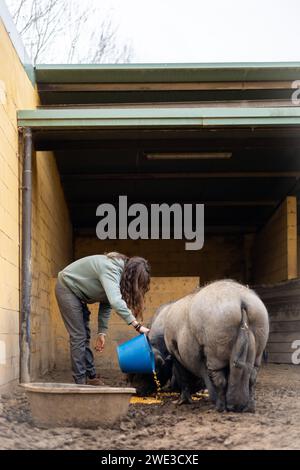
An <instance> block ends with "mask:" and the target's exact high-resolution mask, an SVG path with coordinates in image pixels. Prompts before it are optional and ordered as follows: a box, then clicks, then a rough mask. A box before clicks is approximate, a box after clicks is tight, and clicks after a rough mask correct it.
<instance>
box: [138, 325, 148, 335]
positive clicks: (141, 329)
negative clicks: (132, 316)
mask: <svg viewBox="0 0 300 470" xmlns="http://www.w3.org/2000/svg"><path fill="white" fill-rule="evenodd" d="M149 331H150V330H149V328H146V327H145V326H141V328H140V329H139V333H141V334H142V333H145V335H147V334H148V333H149Z"/></svg>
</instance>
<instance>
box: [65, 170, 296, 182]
mask: <svg viewBox="0 0 300 470" xmlns="http://www.w3.org/2000/svg"><path fill="white" fill-rule="evenodd" d="M61 177H62V179H63V180H65V181H66V180H97V181H98V180H152V179H154V180H157V179H159V180H160V179H198V178H299V177H300V171H281V172H279V171H277V172H275V171H273V172H272V171H264V172H263V171H259V172H258V171H252V172H251V171H249V172H247V171H239V172H224V171H223V172H189V173H179V172H178V173H102V174H91V173H86V174H84V173H79V174H62V175H61Z"/></svg>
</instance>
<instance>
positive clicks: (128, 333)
mask: <svg viewBox="0 0 300 470" xmlns="http://www.w3.org/2000/svg"><path fill="white" fill-rule="evenodd" d="M55 283H56V279H53V280H52V282H51V292H52V296H51V310H52V319H53V324H54V330H53V332H54V335H55V338H56V345H55V367H56V369H57V370H71V365H70V354H69V337H68V334H67V331H66V329H65V327H64V324H63V322H62V319H61V315H60V312H59V309H58V306H57V302H56V298H55V292H54V288H55ZM198 285H199V278H198V277H152V279H151V288H150V291H149V292H148V294H147V297H146V303H145V315H144V324H145V325H147V324H148V322H149V320H150V319H151V318H152V316H153V315H154V313H155V311H156V309H157V308H158V307H159V306H160V305H162V304H164V303H167V302H170V301H172V300H176V299H179V298H180V297H183V296H184V295H186V294H189V293H190V292H192V291H193V290H195V288H196V287H198ZM89 308H90V310H91V329H92V344H94V339H95V334H96V332H97V318H98V316H97V314H98V304H94V305H91V306H90V307H89ZM135 335H136V332H135V331H134V329H133V328H132V327H130V326H128V325H127V324H126V323H125V322H124V321H123V320H122V319H120V317H119V316H118V315H117V314H116V313H115V312H112V315H111V318H110V320H109V330H108V334H107V337H106V345H105V350H104V352H103V353H102V354H99V353H95V364H96V367H97V368H98V369H100V370H101V368H103V369H109V368H112V369H118V367H119V365H118V359H117V354H116V346H117V344H119V343H121V342H123V341H126V340H128V339H130V338H132V337H133V336H135ZM70 374H71V372H70Z"/></svg>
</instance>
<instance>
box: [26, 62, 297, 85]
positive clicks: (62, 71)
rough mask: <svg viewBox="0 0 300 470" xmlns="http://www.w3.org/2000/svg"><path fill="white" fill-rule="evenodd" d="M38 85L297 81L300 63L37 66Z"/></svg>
mask: <svg viewBox="0 0 300 470" xmlns="http://www.w3.org/2000/svg"><path fill="white" fill-rule="evenodd" d="M35 75H36V81H37V83H128V82H130V83H142V82H153V83H155V82H162V83H168V82H195V81H196V82H199V81H200V82H205V81H216V82H221V81H240V80H248V81H255V80H262V81H264V80H266V81H268V80H297V79H300V62H265V63H262V62H242V63H234V62H233V63H202V64H122V65H120V64H117V65H94V64H87V65H82V64H79V65H37V66H36V67H35Z"/></svg>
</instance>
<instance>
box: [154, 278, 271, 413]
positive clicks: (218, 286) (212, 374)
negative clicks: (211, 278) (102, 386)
mask: <svg viewBox="0 0 300 470" xmlns="http://www.w3.org/2000/svg"><path fill="white" fill-rule="evenodd" d="M163 309H166V310H162V311H161V313H164V315H165V322H164V323H165V325H164V326H165V328H164V330H165V343H166V347H167V349H168V351H169V352H170V353H171V355H172V356H173V368H174V374H175V377H176V380H177V382H178V384H180V388H181V395H180V399H179V404H181V403H192V399H191V393H190V388H189V379H188V375H189V374H190V373H192V374H193V375H194V376H196V377H199V378H202V379H203V380H204V382H205V384H206V387H207V388H208V390H209V394H210V397H211V399H212V400H213V401H214V403H215V404H216V408H217V410H219V411H223V410H225V409H227V410H228V411H239V412H241V411H249V412H254V411H255V397H254V391H255V384H256V376H257V371H258V369H259V366H260V364H261V360H262V355H263V352H264V349H265V346H266V343H267V339H268V335H269V320H268V313H267V310H266V307H265V306H264V304H263V302H262V301H261V300H260V298H259V297H258V296H257V295H256V293H255V292H254V291H253V290H251V289H249V288H247V287H245V286H243V285H241V284H238V283H237V282H235V281H232V280H220V281H216V282H213V283H211V284H209V285H207V286H205V287H203V288H201V289H200V290H199V291H197V292H195V293H193V294H190V295H188V296H186V297H183V298H182V299H180V300H178V301H176V302H174V303H172V304H169V305H166V306H164V307H163Z"/></svg>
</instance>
